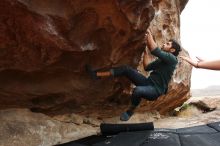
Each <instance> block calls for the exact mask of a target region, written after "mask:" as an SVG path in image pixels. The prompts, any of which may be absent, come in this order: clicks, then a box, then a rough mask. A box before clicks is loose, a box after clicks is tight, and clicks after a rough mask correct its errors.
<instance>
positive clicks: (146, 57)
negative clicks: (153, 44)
mask: <svg viewBox="0 0 220 146" xmlns="http://www.w3.org/2000/svg"><path fill="white" fill-rule="evenodd" d="M148 57H149V56H148V52H147V51H146V50H145V51H144V56H143V66H144V67H146V66H147V65H148V63H149V59H148Z"/></svg>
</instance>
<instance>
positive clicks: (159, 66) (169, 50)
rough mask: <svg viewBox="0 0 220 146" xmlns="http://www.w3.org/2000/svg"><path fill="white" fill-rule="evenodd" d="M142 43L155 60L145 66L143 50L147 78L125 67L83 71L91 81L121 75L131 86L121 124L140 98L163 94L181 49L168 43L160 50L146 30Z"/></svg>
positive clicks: (149, 98) (150, 98) (146, 60)
mask: <svg viewBox="0 0 220 146" xmlns="http://www.w3.org/2000/svg"><path fill="white" fill-rule="evenodd" d="M145 41H146V44H147V47H146V48H148V49H149V51H150V52H151V54H152V55H154V56H156V57H157V59H155V60H154V61H153V62H151V63H149V62H148V56H147V52H148V51H147V50H145V51H144V57H143V65H144V69H145V70H146V71H150V75H149V76H148V77H145V76H144V75H142V74H141V73H139V72H138V71H137V70H136V69H133V68H131V67H130V66H127V65H124V66H119V67H114V68H111V69H110V70H107V71H97V70H93V69H92V68H91V67H90V66H89V65H87V66H86V69H87V72H88V73H89V74H90V76H91V77H92V78H93V79H100V78H102V77H110V76H113V77H121V76H125V77H127V78H128V79H129V80H130V81H131V82H132V83H133V84H134V85H135V88H134V90H133V92H132V95H131V105H130V106H129V108H128V110H127V111H125V112H124V113H122V114H121V116H120V120H122V121H127V120H129V119H130V117H131V116H132V115H133V113H134V110H135V109H136V107H137V106H138V105H139V104H140V101H141V99H142V98H144V99H146V100H150V101H153V100H156V99H157V98H158V97H159V96H160V95H163V94H166V92H167V88H168V83H169V81H170V80H171V78H172V75H173V72H174V70H175V68H176V65H177V63H178V60H177V56H178V54H179V52H180V51H181V47H180V45H179V44H178V43H177V42H176V41H175V40H170V41H168V42H167V43H165V44H163V46H162V47H161V49H160V48H159V47H158V46H157V44H156V43H155V41H154V39H153V36H152V34H151V32H150V30H147V33H146V35H145ZM148 63H149V64H148Z"/></svg>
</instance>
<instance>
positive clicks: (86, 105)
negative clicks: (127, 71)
mask: <svg viewBox="0 0 220 146" xmlns="http://www.w3.org/2000/svg"><path fill="white" fill-rule="evenodd" d="M186 3H187V0H172V1H169V0H152V1H151V0H74V1H73V0H1V3H0V109H7V108H23V107H24V108H29V109H31V110H32V111H34V112H42V113H46V114H48V115H58V114H65V113H72V112H74V113H78V114H85V115H90V114H91V113H92V114H93V113H95V114H99V115H101V116H109V115H110V114H111V116H114V115H116V114H117V115H118V113H119V112H120V110H121V111H122V110H124V109H125V108H126V105H127V104H128V103H129V95H128V93H129V91H130V85H129V84H128V82H127V80H125V79H114V80H112V79H106V80H100V81H93V80H91V79H90V78H89V77H88V75H87V74H86V73H85V71H84V66H85V64H88V63H89V64H91V65H92V66H93V67H94V68H109V67H112V66H118V65H121V64H128V65H131V66H132V67H135V68H137V67H138V65H140V64H141V55H142V51H143V49H144V48H145V46H144V43H143V38H144V32H145V30H146V29H147V28H151V30H152V32H153V34H154V36H155V38H156V40H157V41H158V45H159V46H160V45H162V43H163V42H164V41H167V40H169V39H170V38H175V39H177V40H178V41H180V30H179V28H180V18H179V16H180V13H181V11H182V10H183V8H184V6H185V4H186ZM182 53H186V52H184V51H183V52H182ZM149 57H150V56H149ZM139 63H140V64H139ZM139 68H141V67H140V66H139ZM183 68H184V69H183ZM190 71H191V68H190V66H188V65H187V64H184V63H183V62H181V61H180V63H179V66H178V69H177V71H176V72H175V75H174V78H173V80H172V83H171V84H170V90H169V93H168V95H167V96H163V97H161V98H160V100H158V101H156V102H150V103H148V102H145V103H143V105H144V106H141V108H140V111H143V110H145V111H146V110H158V111H159V112H160V113H166V112H168V111H170V110H172V109H174V108H175V107H177V106H179V105H181V104H182V103H183V101H185V100H186V99H187V98H188V97H189V87H190V83H189V81H190ZM119 105H121V106H120V109H119V110H118V111H117V112H115V111H113V110H114V109H115V107H119ZM113 107H114V108H113ZM116 110H117V109H116ZM104 114H105V115H104ZM101 116H100V117H101Z"/></svg>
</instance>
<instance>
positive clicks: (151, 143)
mask: <svg viewBox="0 0 220 146" xmlns="http://www.w3.org/2000/svg"><path fill="white" fill-rule="evenodd" d="M142 124H143V123H142ZM111 126H113V128H114V127H118V126H119V127H120V126H122V127H123V126H125V127H126V126H129V125H110V127H111ZM132 126H135V124H133V125H132ZM139 126H140V125H139ZM151 128H152V127H151ZM107 129H108V128H107ZM116 129H117V130H116V131H114V130H112V129H110V132H109V133H108V131H105V132H104V134H102V135H99V136H98V135H95V136H90V137H86V138H83V139H80V140H76V141H72V142H69V143H66V144H62V145H61V146H125V145H126V146H162V145H164V146H220V122H215V123H210V124H207V125H201V126H194V127H188V128H179V129H162V128H157V129H143V130H140V129H139V128H138V129H136V130H135V129H133V128H127V129H126V128H125V129H124V128H116ZM118 129H121V130H122V131H121V132H120V130H118ZM105 130H106V129H105ZM108 134H109V135H108Z"/></svg>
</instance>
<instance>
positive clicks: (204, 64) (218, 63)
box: [198, 60, 220, 70]
mask: <svg viewBox="0 0 220 146" xmlns="http://www.w3.org/2000/svg"><path fill="white" fill-rule="evenodd" d="M198 68H204V69H212V70H220V60H214V61H201V62H198Z"/></svg>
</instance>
